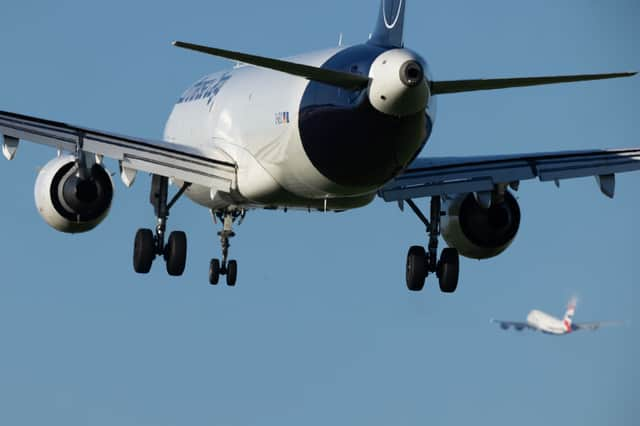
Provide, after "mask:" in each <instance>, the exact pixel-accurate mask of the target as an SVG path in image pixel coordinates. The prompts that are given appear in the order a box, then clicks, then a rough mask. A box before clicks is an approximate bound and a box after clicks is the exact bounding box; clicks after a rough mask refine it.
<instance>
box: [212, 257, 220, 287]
mask: <svg viewBox="0 0 640 426" xmlns="http://www.w3.org/2000/svg"><path fill="white" fill-rule="evenodd" d="M219 281H220V261H219V260H218V259H211V263H209V284H211V285H217V284H218V282H219Z"/></svg>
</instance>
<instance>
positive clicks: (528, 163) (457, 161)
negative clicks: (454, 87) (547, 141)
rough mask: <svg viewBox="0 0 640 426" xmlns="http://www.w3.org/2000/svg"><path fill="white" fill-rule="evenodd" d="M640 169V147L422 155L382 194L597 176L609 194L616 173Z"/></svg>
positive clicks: (399, 196)
mask: <svg viewBox="0 0 640 426" xmlns="http://www.w3.org/2000/svg"><path fill="white" fill-rule="evenodd" d="M634 170H640V148H629V149H612V150H591V151H566V152H547V153H532V154H516V155H501V156H480V157H448V158H418V159H416V160H415V161H414V162H413V163H412V164H410V165H409V167H408V168H407V169H406V170H405V171H404V172H403V173H402V174H401V175H399V176H398V177H397V178H395V179H394V180H392V181H391V182H389V183H388V184H387V185H385V186H384V187H383V188H382V189H381V190H380V191H379V195H380V196H381V197H382V198H383V199H384V200H385V201H401V200H408V199H411V198H420V197H430V196H438V195H445V194H460V193H469V192H482V191H492V190H493V189H494V188H495V186H496V185H499V184H504V185H511V186H512V187H515V188H517V185H518V184H519V182H520V181H522V180H527V179H534V178H538V179H539V180H540V181H542V182H545V181H556V182H559V181H560V180H563V179H571V178H579V177H587V176H595V177H596V178H597V182H598V185H599V187H600V190H601V191H602V192H603V193H604V194H605V195H607V196H608V197H613V195H614V192H615V174H616V173H622V172H630V171H634Z"/></svg>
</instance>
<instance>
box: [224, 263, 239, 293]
mask: <svg viewBox="0 0 640 426" xmlns="http://www.w3.org/2000/svg"><path fill="white" fill-rule="evenodd" d="M237 278H238V262H236V261H235V260H230V261H229V264H228V265H227V285H228V286H229V287H234V286H235V285H236V279H237Z"/></svg>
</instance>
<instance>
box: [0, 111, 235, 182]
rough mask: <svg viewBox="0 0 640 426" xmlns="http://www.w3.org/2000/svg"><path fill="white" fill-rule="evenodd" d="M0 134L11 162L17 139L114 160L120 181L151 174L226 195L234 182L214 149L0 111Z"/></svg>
mask: <svg viewBox="0 0 640 426" xmlns="http://www.w3.org/2000/svg"><path fill="white" fill-rule="evenodd" d="M0 135H2V136H3V138H2V141H3V154H4V155H5V157H6V158H7V159H13V156H14V155H15V152H16V149H17V147H18V142H19V141H20V140H27V141H31V142H35V143H38V144H41V145H48V146H51V147H53V148H56V149H58V150H60V151H65V152H70V153H74V152H77V151H80V150H82V151H84V152H87V153H91V154H95V155H97V156H100V157H108V158H112V159H114V160H117V161H118V162H119V164H120V170H121V173H122V174H123V176H124V174H125V173H129V174H131V173H132V171H133V172H135V171H142V172H149V173H153V174H155V175H159V176H165V177H168V178H174V179H177V180H180V181H183V182H188V183H193V184H198V185H203V186H206V187H209V188H214V189H217V190H220V191H224V192H229V191H230V189H231V187H232V185H233V184H234V181H235V170H236V166H235V164H234V162H233V161H232V160H231V159H230V158H229V157H228V156H227V155H226V154H225V153H224V152H223V151H222V150H220V149H217V148H215V147H212V148H211V149H210V150H208V151H204V150H199V149H196V148H192V147H188V146H183V145H178V144H173V143H168V142H163V141H154V140H148V139H140V138H132V137H128V136H122V135H118V134H116V133H111V132H105V131H100V130H93V129H89V128H85V127H79V126H73V125H70V124H66V123H61V122H56V121H51V120H45V119H42V118H37V117H30V116H26V115H20V114H15V113H11V112H4V111H0ZM123 180H124V181H125V183H126V182H127V179H125V178H124V177H123ZM131 180H132V179H129V181H131Z"/></svg>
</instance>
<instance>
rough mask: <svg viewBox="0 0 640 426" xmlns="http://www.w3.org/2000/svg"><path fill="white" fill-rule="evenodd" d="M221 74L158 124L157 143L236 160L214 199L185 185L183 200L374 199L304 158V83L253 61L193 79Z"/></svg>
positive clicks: (292, 203) (336, 203) (259, 203)
mask: <svg viewBox="0 0 640 426" xmlns="http://www.w3.org/2000/svg"><path fill="white" fill-rule="evenodd" d="M345 49H348V47H339V48H332V49H327V50H323V51H318V52H312V53H307V54H303V55H299V56H295V57H292V58H288V59H287V60H288V61H291V62H298V63H304V64H308V65H311V66H316V67H319V66H322V65H323V64H324V63H326V62H327V61H328V60H329V59H330V58H331V57H333V56H334V55H336V54H337V53H338V52H340V51H342V50H345ZM416 57H417V56H416ZM425 71H427V69H426V64H425ZM224 76H227V77H229V78H228V79H227V80H226V81H225V83H224V85H222V86H221V87H220V90H219V91H218V92H217V94H216V95H215V96H214V97H213V99H212V98H211V96H202V97H201V99H197V100H189V101H187V102H179V103H177V104H176V105H175V106H174V108H173V111H172V112H171V115H170V116H169V119H168V121H167V123H166V126H165V133H164V138H165V140H167V141H170V142H172V143H176V144H183V145H188V146H191V147H195V148H197V149H198V150H200V151H202V152H212V149H219V150H222V151H223V152H224V154H226V155H224V156H223V157H224V158H219V157H220V156H221V155H220V153H218V154H217V156H216V155H215V154H214V155H213V158H219V159H221V160H225V161H228V160H229V157H230V158H231V159H232V160H233V162H235V163H236V164H237V176H236V177H237V182H235V186H234V188H233V190H232V192H231V194H219V196H216V194H211V190H210V188H204V187H197V186H192V187H190V188H189V189H188V190H187V192H186V195H187V196H188V197H189V198H191V199H192V200H194V201H195V202H197V203H199V204H201V205H204V206H206V207H209V208H212V209H219V208H224V207H225V206H227V205H229V204H232V205H236V206H241V207H291V208H304V209H306V208H311V209H320V210H324V209H327V210H347V209H352V208H358V207H362V206H365V205H367V204H369V203H370V202H371V201H372V200H373V199H374V198H375V191H376V190H377V187H374V186H370V187H368V188H354V187H345V186H342V185H339V184H337V183H335V182H333V181H331V180H329V179H328V178H327V177H325V176H324V175H323V174H321V173H320V172H319V171H318V170H317V169H316V168H315V167H314V165H313V164H312V163H311V161H310V159H309V158H308V156H307V154H306V152H305V149H304V147H303V144H302V140H301V136H300V131H299V110H300V103H301V99H302V97H303V95H304V93H305V90H306V88H307V86H308V84H309V82H308V80H306V79H304V78H300V77H297V76H292V75H289V74H286V73H282V72H277V71H273V70H268V69H263V68H258V67H254V66H240V67H236V68H234V69H232V70H228V71H223V72H219V73H215V74H211V75H209V76H206V77H204V78H203V79H201V80H200V81H214V80H219V79H221V78H222V77H224ZM192 87H193V86H192ZM205 93H206V91H205ZM195 97H196V98H197V97H198V96H195ZM428 113H429V112H428ZM283 114H286V115H283ZM429 115H430V116H431V115H432V114H431V113H429ZM283 116H284V117H286V119H285V120H283V119H282V117H283ZM431 119H432V120H433V117H432V116H431ZM327 125H331V123H327ZM393 142H394V141H389V143H393Z"/></svg>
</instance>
